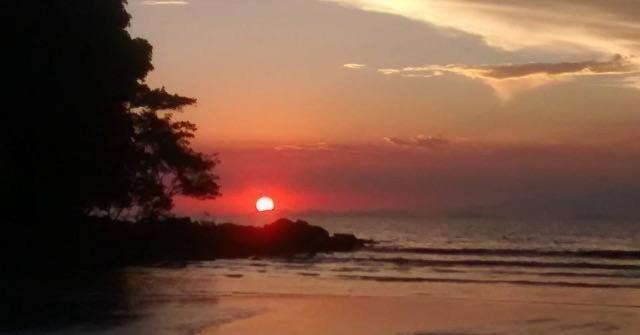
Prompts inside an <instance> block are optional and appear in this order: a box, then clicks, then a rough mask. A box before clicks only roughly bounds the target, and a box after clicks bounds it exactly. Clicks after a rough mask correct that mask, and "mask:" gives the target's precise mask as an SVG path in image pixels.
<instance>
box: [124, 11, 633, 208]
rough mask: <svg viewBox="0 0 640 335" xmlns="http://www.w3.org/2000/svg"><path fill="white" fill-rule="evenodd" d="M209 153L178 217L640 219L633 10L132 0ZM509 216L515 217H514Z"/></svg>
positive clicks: (160, 77) (155, 77)
mask: <svg viewBox="0 0 640 335" xmlns="http://www.w3.org/2000/svg"><path fill="white" fill-rule="evenodd" d="M128 9H129V12H130V13H131V14H132V17H133V18H132V23H131V27H130V32H131V34H132V35H134V36H139V37H143V38H145V39H147V40H149V41H150V42H151V44H152V45H153V46H154V55H153V63H154V66H155V70H154V71H153V72H152V73H151V74H150V76H149V78H148V82H149V83H150V84H151V85H154V86H165V87H166V88H167V89H168V90H170V91H175V92H178V93H180V94H183V95H187V96H191V97H195V98H197V99H198V104H197V105H196V106H194V107H190V108H187V109H186V110H185V111H184V112H183V113H182V114H181V115H180V117H182V118H185V119H188V120H191V121H193V122H195V123H196V124H197V126H198V133H197V138H196V139H195V140H194V142H193V145H194V147H195V148H196V149H198V150H201V151H203V152H207V153H214V152H215V153H218V158H219V159H220V161H221V164H220V165H219V166H218V167H217V168H216V169H217V172H218V174H219V175H220V177H221V186H222V193H223V196H222V197H221V198H219V199H215V200H207V201H199V200H194V199H186V198H177V199H176V204H177V206H176V211H177V212H178V213H182V214H189V215H196V216H198V215H204V213H210V214H212V215H216V216H222V217H223V216H225V215H230V214H238V213H251V212H253V211H255V207H254V204H255V200H256V199H257V198H258V197H259V196H260V195H269V196H272V197H273V198H274V200H275V202H276V207H277V209H278V210H282V211H292V212H341V213H366V212H371V213H382V212H394V213H422V214H438V213H448V214H452V213H453V214H456V213H457V214H460V215H503V214H512V213H515V214H523V215H532V214H549V215H562V216H576V217H580V216H583V217H630V216H633V217H640V209H638V208H636V207H638V206H636V201H637V197H638V194H640V173H638V172H637V171H640V144H639V143H640V142H639V141H638V140H640V134H639V132H638V129H640V110H639V109H638V106H640V4H637V3H636V2H635V1H626V0H583V1H558V0H553V1H552V0H540V1H525V0H497V1H480V0H393V1H391V0H253V1H249V0H233V1H231V0H229V1H222V0H184V1H175V0H172V1H162V0H156V1H138V0H130V1H129V6H128ZM515 214H514V215H515Z"/></svg>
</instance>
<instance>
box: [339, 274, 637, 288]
mask: <svg viewBox="0 0 640 335" xmlns="http://www.w3.org/2000/svg"><path fill="white" fill-rule="evenodd" d="M338 277H339V278H342V279H350V280H370V281H378V282H404V283H423V282H431V283H458V284H510V285H529V286H563V287H584V288H631V289H640V285H635V284H606V283H583V282H566V281H535V280H484V279H459V278H432V277H389V276H363V275H340V276H338Z"/></svg>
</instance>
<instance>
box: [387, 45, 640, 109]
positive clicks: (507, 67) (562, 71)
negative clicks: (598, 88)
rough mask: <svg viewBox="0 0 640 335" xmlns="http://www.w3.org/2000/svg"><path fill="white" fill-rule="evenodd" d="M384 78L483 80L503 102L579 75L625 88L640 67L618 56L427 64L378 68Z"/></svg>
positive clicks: (635, 78) (632, 61) (636, 63)
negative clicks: (605, 78)
mask: <svg viewBox="0 0 640 335" xmlns="http://www.w3.org/2000/svg"><path fill="white" fill-rule="evenodd" d="M378 72H380V73H382V74H385V75H394V74H399V75H401V76H404V77H434V76H440V75H442V74H444V73H452V74H457V75H462V76H465V77H467V78H471V79H476V80H480V81H482V82H483V83H485V84H486V85H488V86H490V87H491V88H492V89H493V90H494V92H495V93H496V95H497V96H498V97H499V98H500V99H502V100H503V101H507V100H509V99H511V98H512V97H513V96H515V95H517V94H519V93H521V92H524V91H527V90H531V89H534V88H537V87H540V86H543V85H546V84H550V83H553V82H557V81H562V80H569V79H571V78H574V77H577V76H599V75H622V76H624V77H625V78H624V81H623V83H622V85H623V86H632V85H633V83H637V81H638V79H637V77H634V78H631V79H630V78H629V77H628V76H635V75H638V74H639V73H640V66H638V62H637V60H636V59H635V58H634V57H623V56H621V55H615V56H613V57H612V58H610V59H609V60H606V61H597V60H589V61H583V62H559V63H525V64H499V65H461V64H449V65H424V66H419V67H405V68H402V69H379V70H378Z"/></svg>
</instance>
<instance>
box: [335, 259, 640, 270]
mask: <svg viewBox="0 0 640 335" xmlns="http://www.w3.org/2000/svg"><path fill="white" fill-rule="evenodd" d="M324 260H325V261H332V262H358V263H359V262H376V263H391V264H395V265H399V266H433V267H456V266H461V267H523V268H568V269H602V270H640V265H636V264H628V263H626V264H610V263H593V262H544V261H506V260H504V261H503V260H475V259H469V260H465V259H462V260H435V259H409V258H402V257H392V258H384V257H350V258H333V259H329V258H325V259H324Z"/></svg>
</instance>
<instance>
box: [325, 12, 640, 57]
mask: <svg viewBox="0 0 640 335" xmlns="http://www.w3.org/2000/svg"><path fill="white" fill-rule="evenodd" d="M325 1H329V2H334V3H338V4H341V5H343V6H347V7H350V8H356V9H360V10H364V11H369V12H378V13H385V14H391V15H397V16H402V17H405V18H408V19H411V20H415V21H419V22H424V23H427V24H430V25H433V26H435V27H439V28H442V29H448V30H451V29H453V30H457V31H461V32H464V33H468V34H473V35H477V36H480V37H481V38H482V39H483V41H484V42H485V43H486V44H487V45H489V46H491V47H494V48H499V49H503V50H518V49H524V48H539V49H552V50H558V49H565V50H588V51H595V52H599V53H602V54H603V55H604V54H612V53H614V54H615V53H617V54H624V55H632V54H636V55H637V54H640V6H638V4H637V2H636V1H628V0H608V1H603V0H582V1H557V0H538V1H531V0H494V1H490V2H489V1H483V0H447V1H442V0H325Z"/></svg>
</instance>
